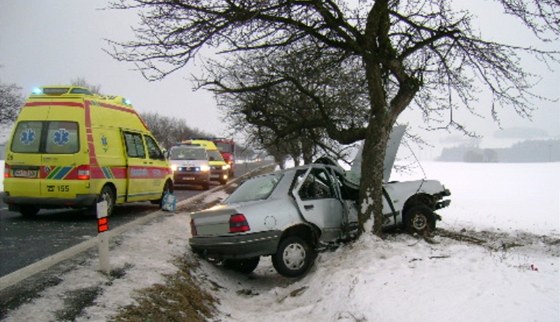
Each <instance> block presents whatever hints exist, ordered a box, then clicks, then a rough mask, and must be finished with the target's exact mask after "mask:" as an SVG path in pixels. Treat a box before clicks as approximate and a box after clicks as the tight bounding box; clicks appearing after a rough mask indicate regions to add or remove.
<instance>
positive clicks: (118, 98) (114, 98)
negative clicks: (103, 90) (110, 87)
mask: <svg viewBox="0 0 560 322" xmlns="http://www.w3.org/2000/svg"><path fill="white" fill-rule="evenodd" d="M105 98H106V99H108V100H110V101H113V102H116V103H119V104H124V105H128V106H132V102H131V101H130V100H128V99H126V98H124V97H122V96H114V95H110V96H106V97H105Z"/></svg>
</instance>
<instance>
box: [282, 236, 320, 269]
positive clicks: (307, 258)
mask: <svg viewBox="0 0 560 322" xmlns="http://www.w3.org/2000/svg"><path fill="white" fill-rule="evenodd" d="M314 259H315V253H314V251H313V250H312V249H311V247H310V246H309V243H308V242H306V241H305V240H304V239H302V238H300V237H297V236H288V237H286V238H284V239H283V240H282V241H281V242H280V245H279V246H278V250H277V251H276V254H274V255H272V264H273V266H274V268H275V269H276V271H277V272H278V273H280V274H281V275H283V276H286V277H298V276H301V275H303V274H305V273H306V272H307V270H308V269H309V267H311V264H313V260H314Z"/></svg>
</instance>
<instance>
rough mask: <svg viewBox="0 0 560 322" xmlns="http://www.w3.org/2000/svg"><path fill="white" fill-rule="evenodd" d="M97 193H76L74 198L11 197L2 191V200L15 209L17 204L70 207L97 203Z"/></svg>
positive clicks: (41, 206) (88, 205)
mask: <svg viewBox="0 0 560 322" xmlns="http://www.w3.org/2000/svg"><path fill="white" fill-rule="evenodd" d="M97 199H98V195H96V194H84V195H77V196H76V197H75V198H39V197H12V196H10V195H9V194H8V193H4V194H3V196H2V200H3V201H4V203H6V204H7V205H8V206H9V207H10V209H14V208H15V209H17V207H18V206H35V207H37V208H70V207H90V206H94V205H95V204H96V203H97Z"/></svg>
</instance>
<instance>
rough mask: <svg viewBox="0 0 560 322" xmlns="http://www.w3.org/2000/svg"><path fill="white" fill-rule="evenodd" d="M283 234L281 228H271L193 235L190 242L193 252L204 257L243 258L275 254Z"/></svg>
mask: <svg viewBox="0 0 560 322" xmlns="http://www.w3.org/2000/svg"><path fill="white" fill-rule="evenodd" d="M281 235H282V232H281V231H279V230H270V231H266V232H261V233H254V234H246V235H235V236H220V237H192V238H191V239H189V244H190V246H191V249H192V250H193V252H195V253H198V254H200V255H202V256H204V257H210V258H215V259H241V258H251V257H257V256H264V255H271V254H274V253H275V252H276V249H277V248H278V243H279V241H280V237H281Z"/></svg>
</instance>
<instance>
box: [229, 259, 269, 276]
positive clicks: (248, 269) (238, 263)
mask: <svg viewBox="0 0 560 322" xmlns="http://www.w3.org/2000/svg"><path fill="white" fill-rule="evenodd" d="M260 259H261V258H260V257H258V256H257V257H251V258H244V259H227V260H226V261H225V262H224V267H225V268H229V269H231V270H234V271H236V272H239V273H242V274H250V273H252V272H253V271H254V270H255V268H257V266H258V265H259V261H260Z"/></svg>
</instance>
